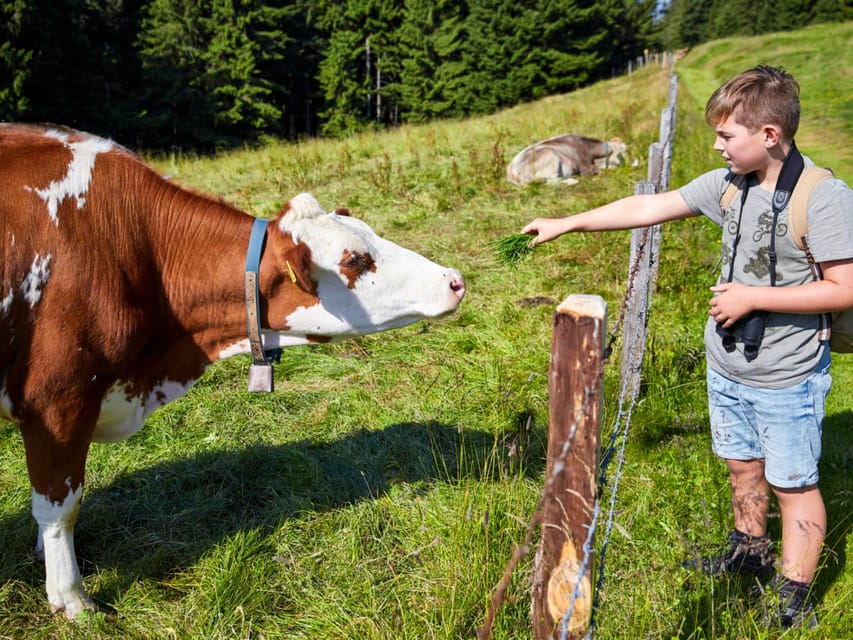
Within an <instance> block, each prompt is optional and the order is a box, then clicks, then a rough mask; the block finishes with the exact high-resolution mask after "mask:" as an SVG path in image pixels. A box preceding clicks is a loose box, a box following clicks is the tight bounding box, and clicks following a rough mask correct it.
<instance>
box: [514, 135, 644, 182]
mask: <svg viewBox="0 0 853 640" xmlns="http://www.w3.org/2000/svg"><path fill="white" fill-rule="evenodd" d="M626 149H627V147H626V145H625V143H624V142H622V140H620V139H619V138H613V139H612V140H610V141H609V142H605V141H604V140H596V139H594V138H586V137H584V136H576V135H564V136H557V137H555V138H549V139H548V140H543V141H542V142H537V143H536V144H532V145H530V146H529V147H526V148H525V149H522V151H521V152H519V153H518V155H516V156H515V157H514V158H513V159H512V162H510V163H509V165H508V166H507V168H506V179H507V180H509V181H510V182H511V183H512V184H514V185H517V186H524V185H526V184H529V183H531V182H557V181H561V182H564V183H566V184H577V180H575V179H574V178H572V177H571V176H573V175H578V174H579V175H582V176H584V177H587V176H591V175H594V174H596V173H598V172H599V171H600V170H601V169H605V168H607V167H613V166H616V165H619V164H622V163H623V162H624V161H625V151H626Z"/></svg>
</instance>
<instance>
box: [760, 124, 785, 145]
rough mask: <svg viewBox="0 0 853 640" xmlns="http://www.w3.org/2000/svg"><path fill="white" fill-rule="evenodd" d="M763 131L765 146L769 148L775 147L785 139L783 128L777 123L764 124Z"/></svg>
mask: <svg viewBox="0 0 853 640" xmlns="http://www.w3.org/2000/svg"><path fill="white" fill-rule="evenodd" d="M762 131H763V132H764V146H765V147H767V148H768V149H769V148H770V147H775V146H776V145H777V144H780V143H781V142H782V140H783V136H782V129H780V128H779V127H777V126H776V125H775V124H766V125H764V127H763V128H762Z"/></svg>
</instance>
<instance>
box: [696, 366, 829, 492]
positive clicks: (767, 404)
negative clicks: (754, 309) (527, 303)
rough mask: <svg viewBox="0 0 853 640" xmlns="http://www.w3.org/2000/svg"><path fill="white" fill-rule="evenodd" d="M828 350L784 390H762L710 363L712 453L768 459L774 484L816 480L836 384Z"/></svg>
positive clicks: (766, 474)
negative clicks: (800, 379) (805, 374)
mask: <svg viewBox="0 0 853 640" xmlns="http://www.w3.org/2000/svg"><path fill="white" fill-rule="evenodd" d="M829 365H830V356H829V349H826V350H825V352H824V354H823V357H822V358H821V361H820V365H819V366H818V369H817V370H816V371H815V372H814V373H813V374H812V375H811V376H809V377H808V378H806V380H804V381H803V382H801V383H799V384H796V385H793V386H790V387H787V388H784V389H759V388H756V387H750V386H747V385H745V384H742V383H740V382H735V381H734V380H731V379H729V378H726V377H724V376H722V375H720V374H719V373H717V372H716V371H714V370H713V369H711V368H710V367H709V368H708V375H707V378H708V409H709V412H710V417H711V445H712V448H713V450H714V453H715V454H717V455H718V456H719V457H721V458H725V459H729V460H760V459H763V460H764V477H765V478H766V479H767V482H769V483H770V484H771V485H773V486H774V487H779V488H782V489H796V488H800V487H808V486H811V485H814V484H817V481H818V468H817V465H818V461H819V460H820V453H821V443H820V440H821V423H822V422H823V417H824V414H825V407H826V396H827V394H829V389H830V387H831V386H832V377H831V376H830V373H829Z"/></svg>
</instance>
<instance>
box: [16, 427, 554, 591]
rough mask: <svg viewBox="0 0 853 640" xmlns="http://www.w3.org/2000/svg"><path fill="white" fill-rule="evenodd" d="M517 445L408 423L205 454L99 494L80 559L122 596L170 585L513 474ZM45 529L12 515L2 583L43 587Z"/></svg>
mask: <svg viewBox="0 0 853 640" xmlns="http://www.w3.org/2000/svg"><path fill="white" fill-rule="evenodd" d="M510 440H511V438H510V439H508V438H507V436H497V437H496V436H495V435H494V434H492V433H487V432H480V431H470V430H465V431H462V432H460V431H459V430H458V429H457V427H456V426H448V425H444V424H439V423H429V424H422V423H400V424H395V425H392V426H389V427H387V428H385V429H383V430H381V431H366V430H365V431H361V432H356V433H353V434H350V435H348V436H346V437H343V438H341V439H338V440H335V441H332V442H325V443H316V442H311V441H307V440H303V441H298V442H294V443H288V444H284V445H252V446H247V447H244V448H233V449H226V450H216V451H211V452H203V453H197V452H193V453H192V454H191V455H188V456H187V457H185V458H183V459H170V460H169V461H167V462H163V463H162V464H157V465H153V466H149V467H146V468H143V469H140V470H135V471H132V472H129V473H126V474H124V475H121V476H119V477H118V479H117V480H115V481H114V482H112V483H111V484H110V485H108V486H105V487H103V488H96V489H91V490H89V491H87V492H86V493H85V495H84V499H83V505H82V508H81V511H80V517H79V519H78V523H77V527H76V529H75V540H76V551H77V554H78V560H79V562H80V564H81V568H82V570H83V573H84V575H85V574H87V573H91V572H92V571H93V570H95V567H94V564H96V565H97V567H99V568H100V569H107V568H113V569H115V570H116V572H117V574H118V583H120V584H119V585H118V587H117V588H118V589H124V588H126V587H128V586H129V585H130V584H132V583H133V581H134V580H135V579H136V578H139V577H144V578H154V579H163V578H165V577H167V576H168V575H170V574H171V573H173V572H175V571H176V570H178V569H180V568H181V567H185V566H188V565H191V564H193V563H194V562H196V561H197V560H198V559H199V558H201V557H202V556H203V555H205V554H206V553H207V552H209V550H210V549H212V548H214V547H216V546H217V545H218V544H219V543H220V542H222V541H223V540H225V539H227V538H228V537H230V536H232V535H234V534H236V533H239V532H241V531H251V530H256V529H265V528H269V529H270V530H272V529H273V528H274V527H275V526H276V525H278V524H279V523H280V522H282V521H283V520H285V519H288V518H292V517H294V516H295V515H296V514H298V513H304V512H306V511H318V512H322V511H329V510H334V509H338V508H341V507H344V506H346V505H349V504H353V503H356V502H358V501H361V500H372V499H375V498H377V497H379V496H382V495H383V494H385V493H387V492H388V491H389V489H390V488H391V487H392V486H394V485H395V484H399V483H405V484H408V485H411V487H412V489H413V490H414V491H415V492H418V491H427V490H428V489H429V486H430V485H432V484H434V483H436V482H447V483H455V482H458V481H462V482H464V481H465V480H471V479H482V480H486V481H488V480H490V479H495V480H497V479H498V478H500V477H502V476H503V475H504V474H505V473H507V472H508V471H511V470H512V469H510V467H511V461H512V459H513V456H512V455H510V452H511V451H512V450H513V445H512V442H511V441H510ZM529 457H530V458H531V460H533V461H534V462H533V463H532V464H533V467H534V468H523V467H522V468H523V473H525V475H527V474H537V473H541V471H542V469H541V465H542V464H543V463H544V456H543V455H533V454H532V455H530V456H529ZM537 460H538V462H536V461H537ZM537 464H538V465H539V468H538V469H537V468H535V466H536V465H537ZM35 533H36V527H35V523H34V522H33V521H32V518H31V516H30V514H29V510H26V511H22V512H18V513H15V514H11V515H6V516H3V517H2V518H0V548H3V549H4V556H5V560H4V561H3V562H1V563H0V583H2V582H4V581H6V580H23V581H25V582H28V583H38V582H39V581H43V579H44V576H43V569H42V565H41V561H39V560H37V559H36V558H35V556H34V554H32V553H28V552H29V551H30V550H31V549H32V546H33V543H34V541H35ZM97 595H100V596H101V597H105V596H106V597H107V598H109V597H110V595H111V594H97Z"/></svg>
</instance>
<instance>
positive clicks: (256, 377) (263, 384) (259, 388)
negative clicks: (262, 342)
mask: <svg viewBox="0 0 853 640" xmlns="http://www.w3.org/2000/svg"><path fill="white" fill-rule="evenodd" d="M273 387H274V376H273V368H272V364H270V363H269V362H254V363H252V364H250V365H249V391H252V392H256V393H272V391H273Z"/></svg>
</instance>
